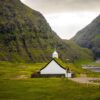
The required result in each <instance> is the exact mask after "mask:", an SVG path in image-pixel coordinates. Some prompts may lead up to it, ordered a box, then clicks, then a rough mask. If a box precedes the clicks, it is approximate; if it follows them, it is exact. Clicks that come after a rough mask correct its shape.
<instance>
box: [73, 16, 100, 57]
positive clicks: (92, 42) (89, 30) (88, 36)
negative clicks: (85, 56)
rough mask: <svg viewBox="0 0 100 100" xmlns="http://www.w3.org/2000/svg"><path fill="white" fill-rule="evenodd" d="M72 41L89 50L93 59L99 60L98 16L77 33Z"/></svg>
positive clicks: (99, 34) (99, 30)
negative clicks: (92, 53) (92, 54)
mask: <svg viewBox="0 0 100 100" xmlns="http://www.w3.org/2000/svg"><path fill="white" fill-rule="evenodd" d="M72 40H73V41H75V42H76V43H77V44H79V45H80V46H82V47H85V48H89V49H91V50H92V51H93V52H94V54H95V57H96V58H98V57H99V58H100V15H99V16H98V17H97V18H96V19H94V20H93V21H92V22H91V23H90V24H89V25H88V26H86V27H85V28H84V29H82V30H81V31H79V32H78V33H77V34H76V36H75V37H74V38H72Z"/></svg>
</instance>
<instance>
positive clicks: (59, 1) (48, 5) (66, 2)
mask: <svg viewBox="0 0 100 100" xmlns="http://www.w3.org/2000/svg"><path fill="white" fill-rule="evenodd" d="M22 1H23V2H24V3H25V4H27V5H28V6H30V7H31V8H33V9H35V10H38V11H40V12H42V13H55V12H66V11H97V12H99V10H100V8H99V7H100V0H22Z"/></svg>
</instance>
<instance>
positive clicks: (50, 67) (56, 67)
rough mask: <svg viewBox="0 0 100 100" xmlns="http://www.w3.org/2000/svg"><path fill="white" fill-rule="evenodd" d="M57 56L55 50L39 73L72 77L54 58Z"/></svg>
mask: <svg viewBox="0 0 100 100" xmlns="http://www.w3.org/2000/svg"><path fill="white" fill-rule="evenodd" d="M58 58H59V55H58V52H57V51H56V50H55V51H54V52H53V54H52V60H51V61H50V62H49V63H48V64H47V65H46V66H44V67H43V68H42V69H41V70H40V71H39V73H40V75H42V76H55V77H61V76H63V77H68V78H71V77H72V73H71V72H69V70H68V69H65V68H64V67H63V66H61V65H60V64H59V62H58V61H57V60H56V59H58Z"/></svg>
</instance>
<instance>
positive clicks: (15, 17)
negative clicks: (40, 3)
mask: <svg viewBox="0 0 100 100" xmlns="http://www.w3.org/2000/svg"><path fill="white" fill-rule="evenodd" d="M0 7H1V8H0V60H2V61H18V62H43V61H48V60H50V59H51V54H52V52H53V50H54V49H55V46H56V47H57V51H58V52H59V55H60V58H61V59H62V60H65V61H66V59H67V58H70V59H75V57H76V56H77V54H78V57H77V59H92V57H93V56H92V53H91V52H90V51H89V50H88V49H87V50H85V51H84V50H82V49H81V50H82V51H81V52H78V51H77V50H76V51H73V53H72V54H71V53H70V51H72V49H73V48H72V47H70V46H69V45H67V44H66V43H65V42H64V41H63V40H61V39H60V38H59V36H57V34H56V33H55V32H54V31H53V30H52V29H51V27H50V26H49V24H48V22H47V21H46V19H45V18H44V17H43V15H42V14H41V13H39V12H37V11H35V10H32V9H30V8H28V7H27V6H25V5H24V4H22V3H21V2H20V1H19V0H1V1H0ZM76 49H77V48H76ZM76 52H77V54H76ZM87 52H88V53H87ZM85 53H87V55H86V56H84V54H85Z"/></svg>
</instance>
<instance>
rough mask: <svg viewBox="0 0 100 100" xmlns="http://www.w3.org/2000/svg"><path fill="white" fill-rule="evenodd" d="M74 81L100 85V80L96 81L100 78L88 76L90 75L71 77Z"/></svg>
mask: <svg viewBox="0 0 100 100" xmlns="http://www.w3.org/2000/svg"><path fill="white" fill-rule="evenodd" d="M70 79H71V80H72V81H75V82H78V83H84V84H98V85H100V81H99V82H98V83H97V82H94V81H96V80H100V78H88V77H80V78H70Z"/></svg>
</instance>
